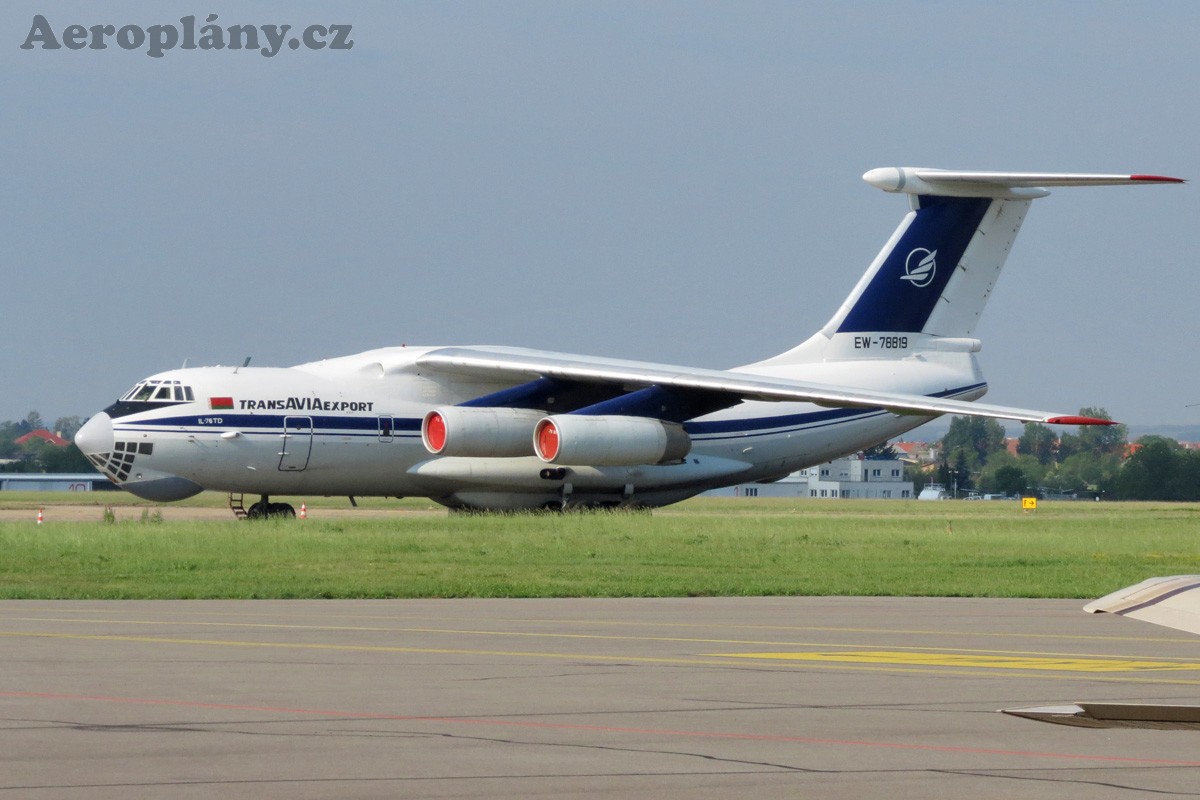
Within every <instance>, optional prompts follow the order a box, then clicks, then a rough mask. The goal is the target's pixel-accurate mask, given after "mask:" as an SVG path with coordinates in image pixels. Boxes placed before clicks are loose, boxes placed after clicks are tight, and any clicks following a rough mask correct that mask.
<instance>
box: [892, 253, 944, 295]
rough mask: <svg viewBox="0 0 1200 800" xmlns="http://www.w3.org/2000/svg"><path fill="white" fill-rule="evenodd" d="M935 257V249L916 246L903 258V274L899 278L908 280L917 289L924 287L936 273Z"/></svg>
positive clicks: (931, 281) (931, 280)
mask: <svg viewBox="0 0 1200 800" xmlns="http://www.w3.org/2000/svg"><path fill="white" fill-rule="evenodd" d="M936 258H937V250H933V251H930V250H926V249H925V248H924V247H918V248H916V249H915V250H913V251H912V252H911V253H909V254H908V258H907V259H905V261H904V274H903V275H901V276H900V280H902V281H908V282H909V283H911V284H912V285H913V286H915V287H917V288H918V289H924V288H925V287H926V286H928V285H929V284H931V283H933V276H934V275H936V274H937V260H936Z"/></svg>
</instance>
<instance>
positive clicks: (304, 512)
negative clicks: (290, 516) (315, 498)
mask: <svg viewBox="0 0 1200 800" xmlns="http://www.w3.org/2000/svg"><path fill="white" fill-rule="evenodd" d="M300 519H308V505H306V504H305V503H301V504H300Z"/></svg>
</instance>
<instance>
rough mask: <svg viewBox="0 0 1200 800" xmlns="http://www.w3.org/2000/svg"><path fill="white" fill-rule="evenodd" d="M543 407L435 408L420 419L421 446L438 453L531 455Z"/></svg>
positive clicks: (494, 455) (499, 456)
mask: <svg viewBox="0 0 1200 800" xmlns="http://www.w3.org/2000/svg"><path fill="white" fill-rule="evenodd" d="M544 416H545V412H544V411H534V410H532V409H528V408H471V407H465V406H444V407H442V408H435V409H434V410H433V411H430V412H429V413H428V414H426V415H425V418H424V419H423V420H421V441H422V442H423V443H424V444H425V449H426V450H428V451H429V452H431V453H433V454H434V455H439V456H467V457H473V458H492V457H496V458H517V457H519V456H528V455H533V445H532V439H533V429H534V426H536V425H537V423H538V420H540V419H542V418H543V417H544Z"/></svg>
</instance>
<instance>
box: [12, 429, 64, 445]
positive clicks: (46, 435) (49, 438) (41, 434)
mask: <svg viewBox="0 0 1200 800" xmlns="http://www.w3.org/2000/svg"><path fill="white" fill-rule="evenodd" d="M31 439H41V440H42V441H44V442H46V443H47V444H52V445H54V446H55V447H66V446H67V445H69V444H70V442H69V441H67V440H66V439H64V438H62V437H61V436H55V435H54V434H53V433H51V432H50V431H48V430H46V429H45V428H38V429H37V430H36V431H30V432H29V433H27V434H25V435H24V436H22V437H20V438H18V439H17V440H16V443H17V444H25V443H26V442H28V441H30V440H31Z"/></svg>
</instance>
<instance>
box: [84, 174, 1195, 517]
mask: <svg viewBox="0 0 1200 800" xmlns="http://www.w3.org/2000/svg"><path fill="white" fill-rule="evenodd" d="M863 179H864V180H865V181H866V182H867V183H868V184H870V185H872V186H874V187H876V188H879V189H882V190H883V191H886V192H890V193H896V194H903V195H906V196H907V199H908V202H909V211H908V212H907V213H906V214H905V216H904V218H903V219H902V221H901V222H900V225H899V227H897V228H896V230H895V232H894V233H893V234H892V235H891V237H890V238H889V239H888V241H887V242H886V244H885V245H884V246H883V249H882V251H881V252H880V253H879V255H878V256H877V257H876V258H875V259H874V261H872V262H871V264H870V266H869V267H868V268H867V271H866V272H865V273H864V274H863V275H862V277H861V279H860V280H859V281H858V283H857V285H856V286H855V287H854V289H853V290H852V291H851V292H850V295H849V296H848V297H847V298H846V300H845V302H844V303H843V304H842V305H841V306H840V307H839V308H838V309H837V311H836V312H835V313H834V315H833V316H832V317H831V318H830V319H829V321H828V322H827V323H826V324H825V325H824V327H822V328H821V329H820V330H819V331H817V332H816V333H814V334H813V335H812V336H810V337H809V338H808V339H806V340H804V341H803V342H801V343H800V344H798V345H797V346H795V347H793V348H792V349H790V350H787V351H786V352H784V353H780V354H778V355H775V356H772V357H770V358H766V359H764V360H761V361H757V362H755V363H752V364H746V365H744V366H739V367H734V368H732V369H727V370H714V369H695V368H690V367H684V366H673V365H666V364H655V363H647V362H642V361H630V360H620V359H611V358H597V357H590V356H582V355H572V354H565V353H557V352H549V351H543V350H533V349H524V348H512V347H494V346H471V347H433V346H425V347H410V346H403V345H401V346H399V347H385V348H381V349H376V350H368V351H367V352H364V353H359V354H357V355H351V356H345V357H340V358H330V359H327V360H323V361H315V362H312V363H306V364H300V365H297V366H294V367H289V368H268V367H249V366H247V365H248V363H249V362H248V360H247V363H246V364H243V365H241V366H238V367H221V366H217V367H195V368H190V369H187V368H184V369H176V370H170V371H167V372H161V373H158V374H156V375H152V376H150V377H148V378H145V379H144V380H141V381H139V382H138V383H137V384H136V385H135V386H134V387H133V388H132V389H130V390H129V391H128V392H126V393H125V394H124V395H122V396H121V397H120V399H118V400H117V401H116V402H114V403H113V404H112V405H110V406H108V407H107V408H105V409H104V410H103V411H102V412H100V413H97V414H95V415H94V416H92V417H91V418H90V419H89V420H88V421H87V423H86V424H85V425H83V427H82V428H80V430H79V432H78V433H77V434H76V436H75V443H76V444H77V445H78V446H79V448H80V450H81V451H83V453H84V454H85V455H86V456H87V457H88V458H89V459H90V460H91V461H92V462H93V463H94V464H95V465H96V467H97V468H99V469H100V470H101V472H103V473H104V474H105V475H106V476H108V478H109V479H110V480H111V481H112V482H113V483H115V484H116V485H117V486H119V487H120V488H122V489H125V490H127V491H129V492H132V493H133V494H135V495H137V496H139V497H142V498H145V499H148V500H152V501H156V502H169V501H173V500H180V499H183V498H187V497H190V496H192V495H195V494H197V493H199V492H201V491H204V490H217V491H221V492H228V493H229V495H230V506H231V507H232V508H233V509H234V511H235V513H237V514H238V515H239V516H248V517H251V518H259V517H271V516H293V515H294V514H295V509H294V508H293V506H291V505H290V504H287V503H277V502H273V501H272V500H271V498H272V497H274V496H279V495H284V496H297V495H325V496H348V497H349V498H350V500H351V502H354V499H355V497H360V496H385V497H404V496H415V497H426V498H430V499H431V500H433V501H435V502H437V503H440V504H442V505H445V506H447V507H449V508H451V509H459V510H488V511H514V510H523V509H551V510H555V509H570V508H581V507H582V508H592V507H626V508H628V507H633V508H653V507H658V506H663V505H667V504H670V503H675V502H678V501H681V500H684V499H686V498H689V497H692V496H694V495H696V494H699V493H700V492H703V491H705V490H708V489H714V488H719V487H723V486H731V485H734V484H738V483H747V482H770V481H774V480H778V479H780V478H782V477H784V476H786V475H788V474H790V473H792V472H795V471H796V470H799V469H802V468H805V467H809V466H812V465H815V464H820V463H824V462H826V461H829V460H831V459H834V458H838V457H841V456H844V455H848V454H850V453H854V452H857V451H859V450H861V449H863V448H866V447H870V446H873V445H877V444H880V443H883V442H886V441H887V440H889V439H891V438H894V437H896V436H898V435H900V434H902V433H904V432H906V431H908V430H911V429H912V428H915V427H917V426H919V425H922V424H924V423H925V422H928V421H929V420H931V419H933V418H935V417H937V416H940V415H942V414H966V415H972V416H981V417H990V418H996V419H1012V420H1016V421H1020V422H1040V423H1046V424H1058V425H1091V424H1097V425H1100V424H1112V423H1111V422H1110V421H1109V420H1102V419H1095V418H1090V417H1082V416H1075V415H1071V414H1062V413H1050V412H1043V411H1036V410H1029V409H1021V408H1011V407H1006V406H995V405H986V404H981V403H977V402H973V401H975V400H977V399H978V398H979V397H981V396H982V395H983V394H984V393H985V392H986V391H987V388H988V386H987V383H986V381H985V380H984V377H983V372H982V370H981V368H980V365H979V362H978V359H977V357H976V353H977V352H979V350H980V348H981V342H980V341H979V339H977V338H975V337H974V331H975V327H976V324H977V322H978V320H979V317H980V314H981V312H982V311H983V308H984V305H985V304H986V302H987V300H988V298H989V296H990V295H991V293H992V288H993V286H994V285H995V283H996V279H997V277H998V276H999V273H1000V270H1001V268H1002V267H1003V266H1004V263H1005V260H1006V258H1007V256H1008V253H1009V250H1010V249H1011V248H1012V245H1013V242H1014V240H1015V239H1016V236H1017V233H1018V231H1019V230H1020V227H1021V224H1022V222H1023V220H1024V218H1025V214H1026V212H1027V211H1028V209H1029V206H1030V204H1031V203H1032V202H1033V200H1035V199H1038V198H1041V197H1045V196H1046V195H1048V194H1049V188H1057V187H1068V186H1103V185H1137V184H1148V185H1161V184H1177V183H1182V182H1183V181H1182V180H1180V179H1178V178H1170V177H1164V176H1158V175H1138V174H1133V175H1100V174H1069V173H1009V172H970V171H967V172H964V171H954V170H939V169H928V168H919V167H903V168H895V167H885V168H880V169H873V170H870V171H869V172H867V173H866V174H865V175H863ZM247 494H249V495H258V496H259V499H258V500H257V501H256V502H254V503H253V504H252V505H250V506H249V508H246V507H245V506H244V504H243V500H242V498H243V497H244V496H245V495H247Z"/></svg>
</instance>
